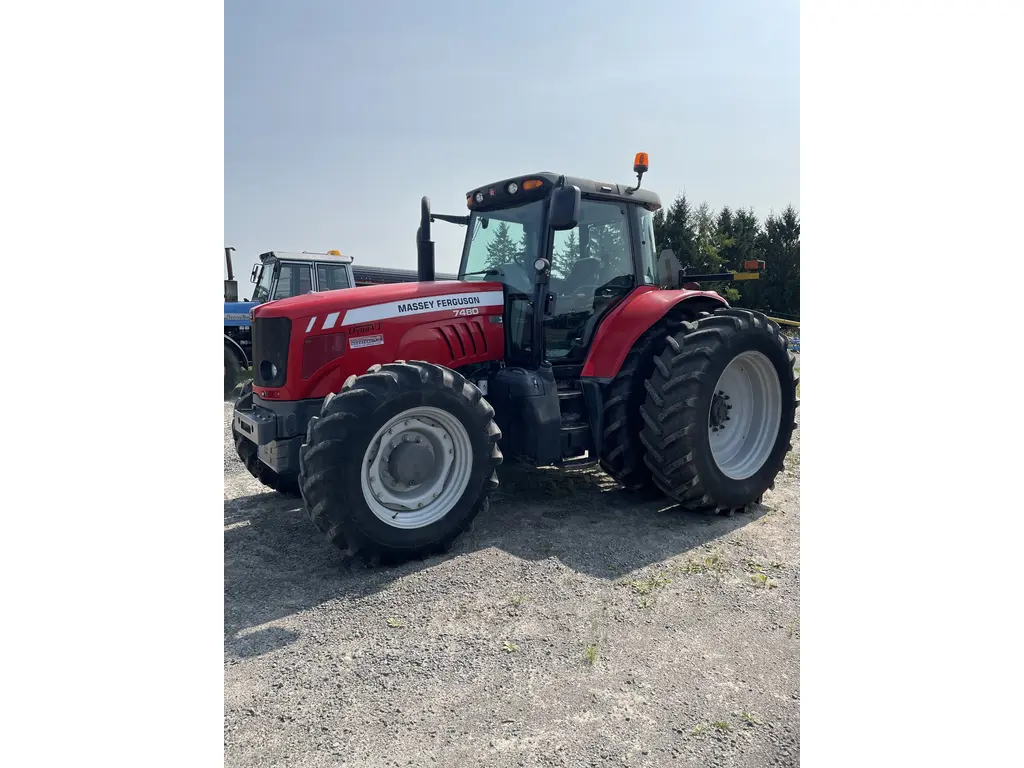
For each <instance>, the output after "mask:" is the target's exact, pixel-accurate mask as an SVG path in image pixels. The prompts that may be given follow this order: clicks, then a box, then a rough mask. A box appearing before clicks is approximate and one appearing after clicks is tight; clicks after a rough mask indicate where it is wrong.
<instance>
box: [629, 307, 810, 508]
mask: <svg viewBox="0 0 1024 768" xmlns="http://www.w3.org/2000/svg"><path fill="white" fill-rule="evenodd" d="M787 346H788V345H787V343H786V339H785V336H783V334H782V331H781V329H780V328H779V326H778V324H777V323H775V322H773V321H772V320H770V319H769V318H767V317H766V316H765V315H763V314H761V313H760V312H753V311H750V310H745V309H731V308H729V309H719V310H716V311H715V312H714V313H712V314H710V315H704V316H702V317H700V318H699V319H698V320H697V321H696V322H692V323H685V324H684V325H683V327H682V328H681V329H680V330H679V331H678V332H677V333H675V334H673V335H671V336H669V337H668V338H667V340H666V345H665V348H664V349H663V351H662V352H661V354H660V355H658V357H657V358H655V368H654V372H653V373H652V374H651V377H650V379H649V380H648V386H647V398H646V401H645V402H644V404H643V406H642V407H641V415H642V417H643V420H644V427H643V430H642V432H641V434H640V439H641V441H642V442H643V444H644V447H645V448H646V449H647V451H646V454H645V457H644V461H645V462H646V464H647V466H648V467H649V468H650V470H651V475H652V477H653V479H654V482H655V484H656V485H657V486H658V487H659V488H660V489H661V490H662V491H663V492H664V493H665V494H666V495H668V496H669V497H670V498H672V499H674V500H675V501H677V502H679V503H680V504H681V505H682V506H685V507H691V508H699V509H708V510H732V509H736V508H741V507H745V506H746V505H748V504H751V503H754V502H756V501H758V500H759V499H760V497H761V495H762V494H763V493H764V492H765V491H766V490H768V489H769V488H770V487H772V486H773V485H774V482H775V477H776V475H778V473H779V472H781V471H782V469H783V460H784V459H785V456H786V453H787V452H788V451H789V450H790V449H791V448H792V445H791V444H790V440H791V438H792V433H793V427H794V426H795V425H794V421H793V418H794V414H795V410H796V383H795V377H794V374H793V363H794V360H795V358H794V356H793V355H792V354H791V353H790V352H789V351H788V349H787Z"/></svg>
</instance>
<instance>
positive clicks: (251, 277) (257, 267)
mask: <svg viewBox="0 0 1024 768" xmlns="http://www.w3.org/2000/svg"><path fill="white" fill-rule="evenodd" d="M259 271H260V265H259V264H253V265H252V272H250V273H249V282H250V283H255V282H256V273H257V272H259Z"/></svg>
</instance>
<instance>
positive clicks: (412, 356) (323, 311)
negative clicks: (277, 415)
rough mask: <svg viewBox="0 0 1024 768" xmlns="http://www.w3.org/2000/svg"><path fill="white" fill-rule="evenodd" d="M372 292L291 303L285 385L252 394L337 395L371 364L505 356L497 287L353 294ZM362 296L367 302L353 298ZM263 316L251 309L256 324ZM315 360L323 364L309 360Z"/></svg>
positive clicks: (436, 286) (438, 286) (442, 286)
mask: <svg viewBox="0 0 1024 768" xmlns="http://www.w3.org/2000/svg"><path fill="white" fill-rule="evenodd" d="M428 286H429V287H428ZM379 288H396V289H397V288H399V286H379ZM424 288H426V290H423V289H424ZM371 290H372V289H368V288H355V289H347V290H345V291H338V292H332V293H339V294H341V293H344V294H347V295H346V297H345V298H346V299H347V301H346V302H344V303H345V304H348V305H349V306H340V305H339V304H337V303H334V304H329V303H326V302H324V301H323V300H322V299H323V297H326V296H327V295H328V294H321V295H320V297H319V300H318V301H316V302H307V303H305V304H300V305H294V304H293V305H292V308H291V311H288V312H287V314H288V315H289V316H291V317H292V318H293V319H292V326H291V328H292V330H291V339H290V344H289V352H288V360H287V363H286V366H287V371H288V374H287V377H286V381H285V384H284V385H283V386H281V387H276V388H274V387H262V386H256V387H255V389H254V391H255V392H256V394H257V395H258V396H259V397H261V398H264V399H266V400H302V399H306V398H316V397H324V396H325V395H327V394H328V393H330V392H338V391H340V390H341V386H342V384H343V383H344V382H345V379H347V378H348V377H349V376H350V375H352V374H356V375H361V374H364V373H366V371H367V369H368V368H370V367H371V366H372V365H375V364H377V363H389V362H392V361H394V360H426V361H428V362H432V363H437V364H439V365H444V366H447V367H450V368H456V367H459V366H463V365H467V364H471V363H482V362H487V361H490V360H500V359H502V358H503V357H504V354H505V336H504V325H503V322H502V319H503V309H504V293H503V291H502V288H501V286H500V285H497V284H493V283H426V284H419V290H416V291H415V292H412V291H408V290H407V289H403V290H402V292H401V294H399V295H400V298H393V297H394V296H395V295H396V294H395V293H390V294H389V293H385V292H381V291H374V292H372V293H366V294H362V296H355V297H353V295H352V294H359V292H362V291H371ZM405 294H408V295H405ZM364 297H365V298H364ZM360 298H363V299H364V301H357V299H360ZM366 298H368V299H369V300H370V302H369V303H366V302H365V299H366ZM381 298H383V299H390V300H385V301H381V300H380V299H381ZM374 299H377V300H376V301H374ZM353 304H354V305H355V306H353ZM281 305H283V302H281V303H279V304H278V306H277V307H274V305H265V307H266V308H267V310H271V309H273V312H270V311H268V315H270V316H273V315H277V314H284V313H283V312H282V306H281ZM261 309H262V308H261ZM284 309H288V307H284ZM261 314H262V313H261V312H260V310H257V311H256V315H255V319H256V323H257V324H258V323H259V321H260V318H261ZM332 356H334V357H333V359H332ZM320 359H322V360H323V362H322V364H319V365H318V364H316V363H311V360H320ZM255 364H256V365H257V366H258V365H259V362H258V361H256V362H255ZM304 365H305V368H304ZM304 377H305V378H304Z"/></svg>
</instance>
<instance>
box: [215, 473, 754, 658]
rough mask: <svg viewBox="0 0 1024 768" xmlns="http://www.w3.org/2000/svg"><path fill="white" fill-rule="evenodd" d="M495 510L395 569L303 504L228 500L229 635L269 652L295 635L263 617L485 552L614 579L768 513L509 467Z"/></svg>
mask: <svg viewBox="0 0 1024 768" xmlns="http://www.w3.org/2000/svg"><path fill="white" fill-rule="evenodd" d="M499 474H500V478H501V486H500V487H499V489H498V490H497V491H496V492H495V494H494V495H493V496H492V501H491V504H490V508H489V509H488V510H487V511H485V512H482V513H481V514H480V516H479V517H478V518H477V520H476V522H475V525H474V527H473V529H472V530H471V531H470V532H469V533H467V534H465V535H463V536H462V537H461V538H460V539H459V540H458V541H457V542H456V544H455V547H454V548H453V549H452V551H451V552H449V553H447V554H444V555H437V556H434V557H431V558H428V559H426V560H423V561H414V562H410V563H406V564H404V565H400V566H396V567H367V566H365V565H363V564H362V563H361V562H358V561H353V560H351V559H350V558H349V557H348V556H347V555H346V554H345V553H343V552H341V551H339V550H337V549H335V548H334V547H333V546H331V544H329V543H328V542H327V540H326V539H325V538H324V537H323V536H322V535H321V533H320V532H319V531H318V530H317V529H316V527H315V526H314V525H313V524H312V523H311V522H310V521H309V519H308V518H307V517H306V513H305V511H304V510H303V507H302V501H301V500H300V499H290V498H286V497H283V496H281V495H278V494H275V493H261V494H258V495H254V496H246V497H241V498H236V499H232V500H229V501H225V502H224V528H225V531H224V537H225V541H224V631H225V644H226V651H227V652H228V653H230V654H231V655H234V656H239V657H242V656H252V655H259V654H262V653H266V652H268V651H271V650H274V649H276V648H280V647H282V646H284V645H287V644H289V643H291V642H292V641H293V640H294V639H296V638H295V636H294V634H293V633H289V632H287V631H285V630H282V629H280V628H264V629H260V630H256V631H254V632H249V633H247V632H246V630H247V629H249V628H253V627H260V626H261V625H263V624H266V623H267V622H270V621H274V620H277V619H281V618H284V617H287V616H290V615H292V614H294V613H297V612H299V611H302V610H305V609H309V608H313V607H315V606H317V605H320V604H322V603H325V602H328V601H330V600H337V599H339V598H348V599H360V598H365V597H369V596H372V595H374V594H376V593H377V592H379V591H381V590H382V589H385V588H386V587H387V586H388V585H389V584H390V583H391V582H393V581H395V580H397V579H400V578H402V577H404V576H407V575H409V574H412V573H415V572H417V571H421V570H424V569H431V568H434V567H436V566H437V565H439V564H440V563H443V562H445V561H447V560H450V559H453V558H456V559H457V558H459V557H464V556H466V555H468V554H470V553H472V552H476V551H479V550H483V549H488V548H496V549H500V550H503V551H505V552H507V553H509V554H511V555H513V556H515V557H518V558H521V559H523V560H526V561H541V560H546V559H549V558H554V559H557V560H558V561H560V562H561V563H562V564H564V565H565V566H567V567H568V568H571V569H573V570H575V571H577V572H579V573H583V574H586V575H589V576H592V577H596V578H601V579H608V580H614V579H618V578H621V577H623V576H626V575H628V574H630V573H632V572H634V571H637V570H639V569H641V568H644V567H647V566H650V565H652V564H655V563H659V562H662V561H664V560H667V559H669V558H673V557H677V556H679V555H681V554H684V553H685V552H687V551H690V550H694V549H697V548H699V547H701V546H703V545H705V544H707V543H709V542H711V541H714V540H715V539H718V538H720V537H722V536H724V535H726V534H728V533H729V532H731V531H733V530H735V529H737V528H740V527H743V526H745V525H748V524H749V523H751V522H752V521H754V520H756V519H758V518H760V517H762V516H763V515H764V514H765V513H766V512H767V511H768V507H765V506H761V505H757V506H754V507H751V508H749V509H748V510H747V511H746V512H743V513H740V514H736V515H734V516H733V517H724V516H718V517H713V516H708V515H702V514H698V513H692V512H686V511H683V510H680V509H679V508H678V507H676V506H675V505H670V504H669V503H667V501H666V499H664V498H663V497H662V498H651V497H644V496H643V495H640V494H636V493H630V492H627V491H624V490H622V489H621V488H620V487H619V486H618V485H617V484H616V483H615V482H614V481H612V480H611V479H610V478H609V477H608V476H607V475H605V474H604V473H603V472H600V471H597V470H594V469H585V470H577V471H558V470H540V469H533V468H529V467H518V466H506V467H503V468H502V470H500V472H499Z"/></svg>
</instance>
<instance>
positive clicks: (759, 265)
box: [743, 259, 764, 272]
mask: <svg viewBox="0 0 1024 768" xmlns="http://www.w3.org/2000/svg"><path fill="white" fill-rule="evenodd" d="M743 268H744V269H746V270H748V271H753V272H756V271H758V270H760V269H764V262H763V261H759V260H758V259H752V260H750V261H744V262H743Z"/></svg>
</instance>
